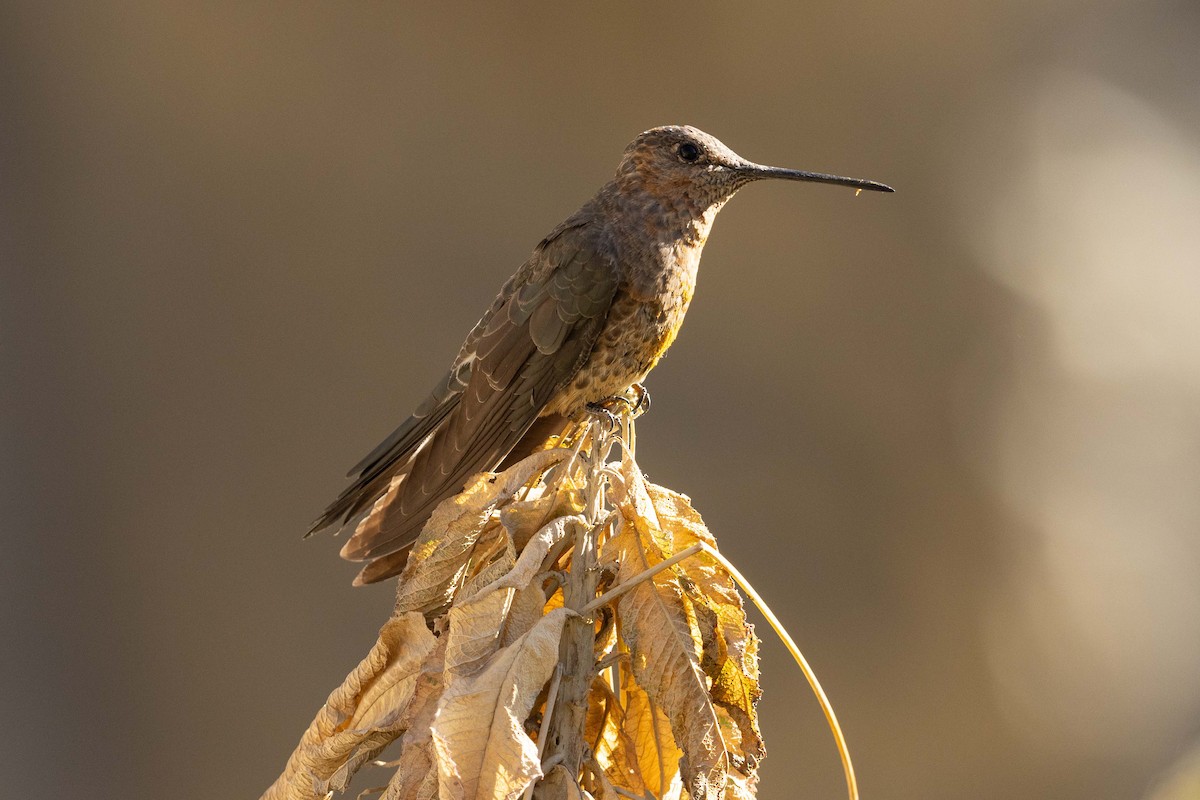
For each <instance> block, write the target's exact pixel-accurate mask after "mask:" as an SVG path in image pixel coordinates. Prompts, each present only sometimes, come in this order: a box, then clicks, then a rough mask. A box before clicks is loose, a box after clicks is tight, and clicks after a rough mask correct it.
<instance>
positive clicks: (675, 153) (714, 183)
mask: <svg viewBox="0 0 1200 800" xmlns="http://www.w3.org/2000/svg"><path fill="white" fill-rule="evenodd" d="M766 178H777V179H781V180H792V181H816V182H818V183H834V184H839V185H842V186H850V187H853V188H856V189H868V190H871V191H877V192H890V191H892V188H891V187H890V186H886V185H884V184H882V183H876V182H875V181H868V180H861V179H858V178H842V177H839V176H837V175H825V174H822V173H819V172H804V171H801V170H795V169H783V168H780V167H768V166H764V165H762V164H755V163H754V162H753V161H747V160H746V159H744V158H742V157H741V156H739V155H738V154H737V153H735V152H733V151H732V150H730V149H729V148H728V147H726V146H725V145H724V144H722V143H721V141H720V140H718V139H717V138H716V137H715V136H710V135H709V134H707V133H705V132H704V131H702V130H699V129H697V128H693V127H691V126H690V125H666V126H663V127H661V128H651V129H650V130H648V131H646V132H645V133H642V134H640V135H639V136H638V137H637V138H636V139H634V140H633V141H632V142H630V144H629V146H628V147H626V148H625V155H624V156H623V157H622V159H621V164H620V166H619V167H618V168H617V176H616V182H617V184H618V185H621V186H622V187H623V188H626V190H627V191H637V192H643V193H645V194H648V195H650V196H652V197H653V198H655V199H656V200H658V201H659V202H661V203H662V204H664V205H666V206H677V205H678V204H679V203H680V201H685V202H687V203H688V205H690V206H693V207H694V208H695V209H696V210H697V211H700V212H701V213H702V212H704V211H706V210H707V209H708V208H710V207H712V206H718V207H719V206H720V205H721V204H723V203H724V202H725V201H726V200H728V199H729V198H730V197H732V196H733V194H734V192H736V191H737V190H738V189H740V188H741V187H743V186H745V185H746V184H747V183H750V182H751V181H757V180H763V179H766Z"/></svg>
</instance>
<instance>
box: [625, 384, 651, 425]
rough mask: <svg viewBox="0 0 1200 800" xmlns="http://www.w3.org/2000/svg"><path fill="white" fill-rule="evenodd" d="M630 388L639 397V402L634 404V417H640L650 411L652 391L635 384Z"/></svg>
mask: <svg viewBox="0 0 1200 800" xmlns="http://www.w3.org/2000/svg"><path fill="white" fill-rule="evenodd" d="M629 388H630V389H632V390H633V393H634V394H636V395H637V401H635V402H634V404H633V415H634V416H635V417H640V416H641V415H642V414H645V413H646V412H647V411H649V410H650V390H649V389H647V388H646V387H645V386H642V385H641V384H640V383H635V384H633V385H632V386H630V387H629Z"/></svg>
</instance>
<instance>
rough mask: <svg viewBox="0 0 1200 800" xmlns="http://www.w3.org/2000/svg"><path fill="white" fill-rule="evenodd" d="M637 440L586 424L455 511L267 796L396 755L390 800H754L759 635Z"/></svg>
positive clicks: (690, 513) (474, 485)
mask: <svg viewBox="0 0 1200 800" xmlns="http://www.w3.org/2000/svg"><path fill="white" fill-rule="evenodd" d="M632 440H633V423H632V420H631V419H630V418H628V417H626V418H624V419H623V420H622V424H621V426H620V430H618V431H615V432H608V431H607V430H606V429H605V426H604V425H603V424H602V423H601V422H600V421H593V422H589V423H588V424H586V425H583V426H580V427H579V428H577V429H576V430H574V431H571V432H568V434H567V435H566V436H565V437H564V439H563V442H562V443H560V445H559V446H555V447H553V448H551V449H547V450H544V451H541V452H539V453H535V454H534V455H532V456H530V457H529V458H527V459H525V460H524V461H522V462H520V463H518V464H517V465H516V466H514V467H512V468H511V469H509V470H507V471H505V472H502V473H500V474H492V473H485V474H481V475H478V476H476V477H475V478H474V479H473V480H472V481H471V483H470V484H469V485H468V486H467V487H466V489H465V490H464V491H463V492H462V493H461V494H459V495H457V496H456V497H453V498H451V499H449V500H447V501H446V502H444V503H443V504H442V505H441V506H439V507H438V509H437V510H436V512H435V513H434V515H433V517H432V518H431V519H430V521H429V523H428V524H427V525H426V526H425V529H424V531H423V533H422V535H421V538H420V539H419V540H418V541H417V543H416V545H415V546H414V548H413V553H412V556H411V557H410V558H409V561H408V565H407V567H406V569H405V571H404V573H403V575H401V577H400V583H399V590H398V593H397V601H396V608H395V611H394V613H393V615H392V617H391V619H389V620H388V622H387V623H386V624H385V625H384V626H383V629H382V630H381V631H380V634H379V639H378V641H377V642H376V643H375V646H374V647H373V648H372V649H371V652H370V653H369V654H368V655H367V657H366V658H365V659H364V660H363V661H362V663H361V664H359V666H358V667H357V668H356V669H355V670H354V671H353V672H352V673H351V674H350V675H349V676H348V677H347V678H346V680H345V682H344V683H343V684H342V685H341V686H339V687H338V688H337V689H335V690H334V692H333V693H332V694H331V695H330V696H329V699H328V700H327V701H326V703H325V705H324V706H323V707H322V708H321V710H320V711H319V712H318V714H317V717H316V719H314V720H313V722H312V724H311V725H310V726H309V729H308V730H307V731H306V732H305V734H304V736H303V738H302V739H301V741H300V744H299V745H298V746H297V748H296V750H295V752H294V753H293V754H292V756H291V758H290V759H289V761H288V763H287V767H286V769H285V770H284V772H283V774H282V775H280V777H279V779H278V780H277V781H276V782H275V783H274V785H272V786H271V787H270V788H269V789H268V790H267V792H266V793H265V794H264V795H263V798H264V799H265V800H285V799H286V800H302V799H303V800H311V799H312V798H324V797H329V796H331V795H332V794H333V793H334V792H339V791H343V790H345V789H346V788H347V787H348V786H349V783H350V780H351V778H352V777H353V775H354V773H355V772H356V771H357V770H358V769H359V768H360V767H361V766H362V765H363V764H365V763H367V762H369V761H370V760H372V759H374V758H375V757H376V756H377V755H378V754H379V753H381V752H382V751H383V749H384V748H385V747H388V746H389V745H392V746H393V748H394V750H395V753H394V754H393V755H392V756H391V757H392V758H393V759H394V760H393V761H392V762H390V765H392V766H395V768H396V771H395V774H394V775H393V777H392V779H391V781H390V782H389V783H388V785H387V787H386V788H385V789H383V790H382V791H383V797H384V799H385V800H432V798H440V800H515V798H518V797H522V796H524V797H529V796H531V795H532V796H536V797H538V798H602V800H614V799H615V798H618V797H636V798H647V800H649V799H650V798H658V799H660V800H662V799H663V798H680V797H692V798H702V799H703V800H716V799H717V798H722V797H727V798H739V799H740V798H752V797H753V796H754V793H755V785H756V781H757V769H758V763H759V761H760V760H761V759H762V757H763V754H764V751H763V743H762V737H761V735H760V734H759V730H758V722H757V717H756V713H755V705H756V703H757V702H758V698H759V695H760V690H759V686H758V656H757V653H758V638H757V637H756V636H755V635H754V630H753V627H752V626H751V625H750V624H748V623H747V621H746V616H745V613H744V611H743V607H742V599H741V596H740V595H739V593H738V591H737V588H736V587H735V584H734V580H733V578H732V577H731V575H730V573H729V572H728V571H727V570H726V569H725V567H724V566H722V564H721V563H720V562H719V561H718V560H716V559H715V558H714V557H712V556H711V555H709V552H708V550H711V549H715V542H714V540H713V537H712V535H711V534H710V533H709V532H708V529H707V528H706V527H705V526H704V522H703V521H702V520H701V519H700V515H699V514H698V513H696V511H695V509H693V508H692V506H691V503H690V501H689V500H688V498H687V497H685V496H683V495H681V494H677V493H675V492H672V491H671V490H669V489H665V488H663V487H661V486H656V485H654V484H652V483H650V482H648V481H647V480H646V479H645V477H644V476H643V475H642V472H641V470H640V469H639V468H638V466H637V463H636V462H635V461H634V458H633V452H632V447H628V446H625V445H624V443H626V442H630V443H631V442H632ZM618 454H619V455H618ZM364 524H369V518H368V521H366V522H364ZM671 559H675V560H674V561H670V560H671Z"/></svg>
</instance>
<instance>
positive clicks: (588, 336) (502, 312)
mask: <svg viewBox="0 0 1200 800" xmlns="http://www.w3.org/2000/svg"><path fill="white" fill-rule="evenodd" d="M579 233H580V232H579V231H577V230H574V231H572V230H569V231H567V235H564V236H560V237H556V238H555V239H554V240H551V241H548V242H546V243H545V244H544V245H543V246H541V247H539V249H538V250H537V251H535V253H534V255H533V257H532V258H531V259H530V262H527V263H526V265H525V266H524V267H522V270H521V271H519V272H518V273H517V275H516V276H514V281H513V282H510V285H509V286H506V287H505V290H506V291H505V292H502V294H501V297H500V298H498V301H497V305H496V306H494V307H493V309H491V310H490V311H489V314H488V315H486V316H485V317H484V319H483V320H481V322H480V324H479V325H478V326H476V328H475V330H474V331H472V334H471V337H469V338H468V340H467V343H466V344H465V345H464V347H463V351H462V352H460V354H459V358H458V359H457V360H456V364H455V368H454V369H453V370H452V373H451V376H449V377H448V379H447V382H446V383H445V384H444V385H443V386H444V387H446V388H448V389H450V391H446V392H443V393H442V397H441V399H438V398H439V393H437V392H435V393H434V395H433V396H431V402H427V404H426V407H423V408H422V409H419V410H418V414H419V415H420V416H417V415H414V418H413V419H412V420H409V422H407V423H405V425H404V426H401V428H399V429H398V430H397V431H396V432H395V433H394V434H393V435H392V436H391V437H389V439H388V440H387V441H386V442H385V443H384V445H387V446H386V447H385V446H383V445H381V447H380V448H377V450H376V452H375V453H373V454H372V456H373V458H372V457H368V459H365V460H364V462H363V464H364V471H363V472H362V473H361V475H360V477H359V480H358V481H356V483H355V484H354V485H353V486H351V487H350V488H349V489H348V490H347V491H346V492H345V493H343V497H342V498H339V501H338V502H336V503H335V504H334V505H332V506H330V512H327V514H326V516H327V517H328V516H329V515H330V513H331V512H332V513H333V516H334V517H336V516H338V515H339V514H345V513H349V514H350V515H353V514H354V513H356V512H357V510H361V509H362V508H364V507H365V506H366V505H367V504H369V503H373V502H375V501H376V500H377V499H378V498H379V497H381V496H384V495H385V493H386V497H385V500H384V502H383V503H380V504H379V505H377V506H376V508H375V509H374V510H373V511H372V513H371V514H370V515H369V516H368V517H367V518H366V519H364V520H363V522H362V523H361V524H360V525H359V527H358V530H357V531H356V532H355V534H354V536H352V537H351V538H350V540H349V541H347V542H346V546H345V547H344V548H343V549H342V555H343V556H344V557H346V558H349V559H353V560H363V559H374V558H379V557H380V556H385V555H387V554H388V553H393V552H395V551H396V550H399V549H402V548H404V547H407V546H408V545H410V544H411V543H412V541H413V540H414V539H415V538H416V536H417V534H418V533H419V532H420V529H421V526H422V525H423V524H424V522H425V520H426V519H427V518H428V516H429V514H430V513H431V512H432V510H433V508H434V507H435V506H436V505H437V504H438V503H439V502H441V501H442V500H443V499H445V498H446V497H448V496H450V495H452V494H454V493H455V492H458V491H461V489H462V487H463V484H464V483H465V481H466V479H467V478H469V477H470V476H471V475H473V474H475V473H477V472H480V471H483V470H487V469H492V468H494V467H495V466H496V464H497V463H498V462H499V461H500V460H501V459H503V458H504V456H505V455H506V454H507V453H508V452H509V451H510V450H511V449H512V448H513V446H514V445H515V444H516V443H517V442H518V441H519V440H520V439H521V437H522V435H523V434H524V433H525V431H526V430H528V429H529V427H530V426H531V425H532V424H533V422H534V420H536V419H537V417H538V415H539V414H540V413H541V412H542V410H543V409H544V408H545V407H546V405H547V404H548V403H549V402H550V401H551V399H552V398H553V397H554V394H555V392H556V391H557V390H558V389H559V388H560V387H562V386H563V385H564V384H565V383H567V382H568V381H570V380H571V379H572V378H573V377H574V375H575V373H576V372H577V371H578V370H579V367H580V366H581V365H582V363H583V362H584V361H585V360H586V358H587V356H588V353H589V352H590V351H591V348H592V346H593V344H594V342H595V340H596V337H597V335H598V334H599V331H600V329H601V328H602V327H603V323H604V320H605V317H606V315H607V313H608V309H609V307H610V306H611V304H612V298H613V294H614V293H615V291H616V284H617V278H616V271H615V267H614V264H613V262H612V260H611V259H609V258H607V257H604V256H602V255H600V254H598V253H597V252H596V250H595V249H594V248H592V247H589V246H586V245H585V244H584V243H583V241H582V240H583V237H582V236H581V235H579ZM572 234H575V235H572ZM335 509H340V510H336V511H335ZM351 509H353V510H351ZM399 566H403V565H402V564H400V565H399ZM398 569H399V567H396V568H395V569H388V570H387V573H388V574H393V573H394V572H395V571H398ZM368 571H371V572H377V571H378V570H371V569H370V565H368V568H367V570H364V579H370V580H378V579H379V578H382V577H385V575H372V576H370V578H366V573H367V572H368Z"/></svg>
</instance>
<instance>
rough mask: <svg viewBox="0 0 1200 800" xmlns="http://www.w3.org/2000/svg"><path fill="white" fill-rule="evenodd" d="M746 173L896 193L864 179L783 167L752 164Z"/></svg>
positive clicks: (755, 176) (752, 175)
mask: <svg viewBox="0 0 1200 800" xmlns="http://www.w3.org/2000/svg"><path fill="white" fill-rule="evenodd" d="M746 172H747V173H748V174H749V175H750V176H751V177H753V178H756V179H757V178H779V179H781V180H785V181H812V182H814V183H833V184H836V185H838V186H850V187H853V188H855V189H866V190H867V191H869V192H894V191H896V190H895V189H893V188H892V187H890V186H888V185H887V184H886V183H879V182H878V181H868V180H866V179H864V178H843V177H842V176H840V175H826V174H825V173H823V172H806V171H805V170H802V169H784V168H783V167H765V166H763V165H762V164H752V165H751V166H749V167H748V168H747V169H746Z"/></svg>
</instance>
